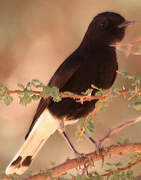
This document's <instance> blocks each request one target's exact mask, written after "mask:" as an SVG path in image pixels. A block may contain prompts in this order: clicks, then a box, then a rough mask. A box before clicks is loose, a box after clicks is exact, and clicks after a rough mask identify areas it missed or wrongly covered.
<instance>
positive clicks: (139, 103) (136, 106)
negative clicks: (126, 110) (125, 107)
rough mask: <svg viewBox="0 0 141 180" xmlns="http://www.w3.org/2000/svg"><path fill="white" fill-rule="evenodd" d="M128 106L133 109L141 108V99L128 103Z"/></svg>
mask: <svg viewBox="0 0 141 180" xmlns="http://www.w3.org/2000/svg"><path fill="white" fill-rule="evenodd" d="M129 107H133V108H134V109H135V110H137V111H140V110H141V101H136V102H133V103H131V104H129Z"/></svg>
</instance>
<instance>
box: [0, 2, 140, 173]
mask: <svg viewBox="0 0 141 180" xmlns="http://www.w3.org/2000/svg"><path fill="white" fill-rule="evenodd" d="M103 11H115V12H118V13H120V14H121V15H123V16H124V17H125V18H126V19H128V20H136V21H138V22H139V23H138V24H136V25H133V26H132V27H129V28H128V30H127V33H126V37H125V39H124V41H125V42H128V41H131V40H136V39H137V38H140V37H141V31H140V29H141V24H140V22H141V1H140V0H134V1H133V0H126V1H123V0H118V1H113V0H108V1H105V0H100V1H96V0H70V1H66V0H34V1H33V0H28V1H27V0H25V1H19V0H13V1H11V0H6V1H4V0H3V1H2V0H1V1H0V83H4V84H5V85H7V86H8V87H9V88H11V89H16V88H17V86H16V85H17V83H26V82H28V81H30V80H31V79H33V78H37V79H40V80H41V81H42V82H45V83H46V82H48V80H49V78H50V77H51V75H52V74H53V73H54V71H55V70H56V68H57V67H58V66H59V65H60V64H61V62H62V61H63V60H64V59H65V58H66V57H67V56H68V55H69V54H70V53H71V52H72V51H73V50H74V49H75V48H77V46H78V45H79V43H80V42H81V40H82V37H83V35H84V33H85V31H86V29H87V27H88V24H89V23H90V21H91V19H92V18H93V17H94V16H95V15H96V14H97V13H100V12H103ZM118 62H119V68H120V69H122V70H125V71H129V72H130V73H134V74H136V75H138V76H141V71H140V69H141V68H140V67H141V56H135V55H130V56H129V57H128V58H127V57H126V56H125V53H122V52H118ZM115 84H116V86H119V87H121V86H122V85H123V84H124V85H125V86H126V87H127V86H128V84H129V83H128V82H127V81H126V80H125V79H123V78H121V77H118V79H117V80H116V83H115ZM14 99H15V100H14V102H13V103H12V104H11V105H10V106H8V107H7V106H5V105H4V104H2V103H0V123H1V126H0V168H3V169H4V168H5V167H6V166H7V164H8V163H9V161H10V160H11V159H12V158H13V156H14V155H15V153H16V152H17V150H18V149H19V147H20V146H21V144H22V143H23V141H24V136H25V134H26V132H27V129H28V127H29V125H30V123H31V120H32V117H33V114H34V112H35V110H36V107H37V103H35V102H34V103H32V104H31V105H28V106H27V107H23V106H21V105H19V103H18V98H17V97H16V96H14ZM128 103H129V102H128V101H127V100H124V99H123V98H115V99H113V101H112V102H111V103H110V104H109V106H108V107H107V108H106V109H105V110H104V111H102V112H101V113H99V114H98V115H97V116H96V118H95V126H96V131H95V134H94V137H95V139H96V140H98V139H99V138H102V137H103V136H104V135H105V134H106V132H107V131H108V130H109V128H111V127H114V126H116V125H118V124H119V123H121V122H123V121H126V120H130V119H134V118H136V117H137V116H138V115H139V112H136V111H134V110H133V109H131V108H128ZM72 129H73V130H75V128H74V126H73V127H71V130H70V126H69V127H68V128H67V133H68V134H69V136H70V137H71V139H72V142H73V143H74V145H75V146H76V148H77V149H78V150H79V151H80V152H83V153H86V152H90V151H93V149H94V146H93V145H92V144H90V143H89V142H88V141H87V140H86V139H83V140H82V141H80V142H79V141H78V140H76V137H75V136H74V133H72ZM140 129H141V125H140V124H136V125H134V126H132V127H128V128H126V129H124V130H122V131H121V132H120V133H119V134H116V135H114V137H113V139H112V140H111V142H110V143H115V142H117V141H118V140H119V138H120V137H123V138H126V137H129V138H130V142H140V141H141V140H140V139H141V135H140ZM108 144H109V142H108V143H107V144H105V145H108ZM67 157H70V158H71V157H73V153H72V152H71V151H70V149H69V147H68V146H67V144H66V142H65V141H64V139H63V138H62V137H61V136H60V135H59V133H58V132H57V133H55V134H54V135H53V136H52V137H51V138H50V139H49V140H48V142H47V143H46V145H45V146H44V148H43V150H42V151H41V152H40V154H39V155H38V157H37V159H36V160H35V161H34V163H33V164H32V166H31V169H32V170H33V171H35V170H39V169H45V168H48V167H51V163H52V162H55V163H60V162H63V160H65V159H66V158H67ZM134 169H135V174H139V172H140V167H139V165H138V166H137V167H136V168H134Z"/></svg>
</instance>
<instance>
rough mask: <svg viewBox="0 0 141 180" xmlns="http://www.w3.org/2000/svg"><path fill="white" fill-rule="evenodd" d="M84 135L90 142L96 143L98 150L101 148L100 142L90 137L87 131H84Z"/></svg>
mask: <svg viewBox="0 0 141 180" xmlns="http://www.w3.org/2000/svg"><path fill="white" fill-rule="evenodd" d="M84 135H85V136H86V138H87V139H88V140H89V141H90V142H92V143H93V144H94V145H95V147H96V149H97V150H98V149H99V145H98V143H97V142H96V141H95V140H94V139H93V138H92V137H88V136H87V134H86V133H84Z"/></svg>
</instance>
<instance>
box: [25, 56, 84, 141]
mask: <svg viewBox="0 0 141 180" xmlns="http://www.w3.org/2000/svg"><path fill="white" fill-rule="evenodd" d="M82 59H83V58H82V57H81V56H79V55H71V56H69V57H68V58H67V59H66V60H65V61H64V62H63V63H62V64H61V66H60V67H59V68H58V69H57V71H56V72H55V73H54V75H53V76H52V78H51V80H50V81H49V83H48V85H49V86H51V87H53V86H56V87H58V88H59V89H61V88H63V87H64V85H65V84H66V83H67V81H68V80H69V79H70V78H71V77H72V76H73V75H74V74H75V72H76V71H77V70H78V69H79V67H80V65H81V63H82ZM50 100H51V98H48V99H43V98H42V99H41V100H40V103H39V105H38V107H37V110H36V113H35V115H34V117H33V121H32V123H31V125H30V128H29V130H28V133H27V134H26V136H25V139H26V138H27V137H28V135H29V133H30V131H31V130H32V128H33V126H34V124H35V122H36V121H37V119H38V118H39V116H40V115H41V114H42V112H43V111H44V109H46V108H47V106H48V104H49V102H50Z"/></svg>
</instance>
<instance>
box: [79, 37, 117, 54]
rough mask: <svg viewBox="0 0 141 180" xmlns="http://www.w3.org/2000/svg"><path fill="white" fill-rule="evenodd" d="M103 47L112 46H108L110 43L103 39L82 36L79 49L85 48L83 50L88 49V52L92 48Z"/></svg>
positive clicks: (91, 50)
mask: <svg viewBox="0 0 141 180" xmlns="http://www.w3.org/2000/svg"><path fill="white" fill-rule="evenodd" d="M103 48H112V49H114V47H111V46H110V43H108V42H106V41H104V40H103V39H101V40H97V37H96V38H91V37H90V36H84V38H83V40H82V42H81V44H80V46H79V49H81V50H83V49H84V50H85V51H89V52H93V50H96V49H103Z"/></svg>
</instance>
